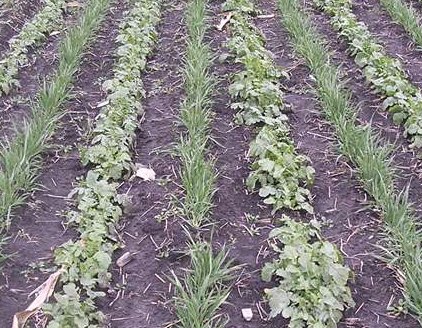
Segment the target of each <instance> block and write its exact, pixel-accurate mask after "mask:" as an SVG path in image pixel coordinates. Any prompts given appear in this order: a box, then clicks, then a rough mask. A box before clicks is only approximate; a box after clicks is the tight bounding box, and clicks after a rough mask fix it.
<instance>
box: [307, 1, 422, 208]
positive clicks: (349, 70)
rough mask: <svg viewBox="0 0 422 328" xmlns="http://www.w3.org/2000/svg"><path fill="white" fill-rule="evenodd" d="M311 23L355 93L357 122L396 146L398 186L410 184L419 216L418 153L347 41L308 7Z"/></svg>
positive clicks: (421, 168)
mask: <svg viewBox="0 0 422 328" xmlns="http://www.w3.org/2000/svg"><path fill="white" fill-rule="evenodd" d="M307 10H308V12H309V13H310V14H312V20H313V23H314V25H315V27H316V29H317V30H318V31H319V33H320V34H321V35H325V39H326V40H327V44H328V46H329V48H330V50H332V56H331V58H332V59H333V62H334V63H335V64H336V65H339V66H340V67H341V72H342V74H343V77H342V80H343V81H345V84H346V86H347V87H348V88H349V89H350V90H351V91H352V92H353V95H352V96H353V100H354V102H355V103H356V104H359V105H360V106H359V109H360V111H359V113H358V119H359V123H361V124H370V125H371V127H372V128H373V129H374V131H375V132H376V133H379V135H380V136H381V137H382V138H384V139H386V140H388V141H389V142H390V143H392V144H394V147H395V149H394V152H393V155H394V156H393V165H394V166H395V167H396V168H397V175H398V179H397V187H398V189H399V190H403V189H405V188H406V187H407V186H408V185H410V194H409V197H410V199H411V200H412V201H413V203H414V205H415V208H416V210H417V212H418V213H421V210H422V206H421V205H422V204H420V202H419V201H418V199H420V197H422V188H421V185H422V163H421V161H420V160H419V159H418V157H417V155H416V153H415V152H413V151H412V150H410V149H409V147H408V145H409V142H408V140H407V139H406V138H405V137H404V136H403V132H404V129H403V127H402V126H398V125H396V124H394V123H393V121H392V119H391V115H389V114H388V113H387V112H386V111H384V110H383V109H382V102H383V98H382V97H380V96H379V95H378V94H377V93H376V92H375V91H374V90H373V88H372V86H371V85H370V84H369V83H368V82H367V81H366V79H365V76H364V75H363V73H362V70H361V69H360V68H359V66H358V65H357V64H356V63H355V61H354V59H353V57H352V56H351V55H350V54H349V51H348V45H347V42H346V41H345V40H344V39H343V38H341V37H339V36H338V34H337V32H336V31H335V30H334V29H333V28H332V26H331V25H330V20H329V17H328V16H327V15H326V14H324V13H322V12H320V11H318V10H316V9H315V7H313V6H308V7H307Z"/></svg>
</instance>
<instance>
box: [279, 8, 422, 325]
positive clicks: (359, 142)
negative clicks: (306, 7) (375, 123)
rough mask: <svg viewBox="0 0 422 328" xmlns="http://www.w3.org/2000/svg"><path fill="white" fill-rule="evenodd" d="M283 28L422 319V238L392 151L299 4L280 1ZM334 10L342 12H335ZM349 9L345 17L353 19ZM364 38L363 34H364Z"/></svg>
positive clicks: (411, 306) (386, 251)
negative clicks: (365, 117) (399, 185)
mask: <svg viewBox="0 0 422 328" xmlns="http://www.w3.org/2000/svg"><path fill="white" fill-rule="evenodd" d="M278 4H279V9H280V14H281V16H282V20H281V21H282V24H283V25H284V27H285V28H286V29H287V30H288V32H289V34H290V36H291V40H292V43H293V45H294V48H295V50H296V53H297V54H298V55H299V56H301V57H302V58H303V59H304V60H305V61H306V63H307V65H308V67H309V69H310V70H311V72H312V75H313V76H314V78H315V86H314V87H315V90H316V92H317V95H318V98H319V101H320V103H321V106H322V109H323V112H324V114H325V117H326V118H327V120H328V121H329V122H330V123H331V124H332V126H333V127H334V129H335V132H336V135H337V138H338V141H339V147H340V151H341V152H342V153H343V154H344V155H346V156H347V157H348V158H349V159H350V161H351V162H352V163H353V164H354V165H355V167H356V168H357V170H358V176H359V178H360V180H361V183H362V185H363V186H364V188H365V189H366V191H367V192H368V194H369V195H370V196H371V197H372V198H373V200H374V207H376V208H377V209H379V210H380V212H381V215H382V217H383V219H384V223H385V225H384V230H385V236H386V238H384V240H383V241H382V244H381V245H380V246H381V247H382V248H383V250H384V255H385V257H386V260H388V261H390V263H391V265H392V266H393V267H395V268H396V270H397V271H398V272H400V274H399V276H403V277H404V297H405V301H406V305H407V306H408V308H409V309H410V310H412V311H413V313H414V314H415V315H416V317H417V318H418V319H419V321H421V318H422V306H421V305H422V298H421V295H422V278H421V277H422V261H421V242H422V235H421V233H420V231H419V228H418V223H417V220H416V218H415V217H414V214H413V209H412V207H411V205H410V203H409V202H408V199H407V194H406V192H405V191H403V192H400V191H397V189H396V186H395V183H394V179H395V173H394V172H395V168H394V167H393V165H392V160H391V154H390V150H391V149H393V147H392V145H390V144H388V142H387V141H386V140H381V139H379V138H378V137H377V134H376V133H375V132H374V131H373V130H372V128H371V127H370V126H368V125H358V124H357V123H356V122H357V120H356V115H357V113H358V111H359V108H358V107H357V106H355V105H354V104H353V103H352V102H351V100H350V99H351V94H350V92H349V91H348V90H347V89H346V88H345V87H344V85H343V83H342V82H341V81H340V80H339V76H340V74H339V71H338V69H337V67H335V66H333V65H332V64H331V62H332V61H331V58H330V56H329V53H330V51H329V49H328V48H327V47H326V46H325V45H324V44H325V40H324V39H323V38H322V37H321V35H319V34H318V33H317V32H316V28H315V27H314V26H313V24H312V23H311V21H310V19H309V18H308V16H307V15H306V14H305V13H304V12H303V11H302V10H301V8H300V5H299V4H298V3H297V1H295V0H278ZM332 8H336V12H337V8H340V7H338V6H333V7H332ZM348 8H350V7H348V6H346V7H345V8H343V9H342V14H341V13H340V12H339V13H338V15H343V14H345V15H346V16H349V15H352V14H351V13H350V12H349V11H348ZM361 35H362V34H361Z"/></svg>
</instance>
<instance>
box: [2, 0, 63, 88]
mask: <svg viewBox="0 0 422 328" xmlns="http://www.w3.org/2000/svg"><path fill="white" fill-rule="evenodd" d="M65 8H66V0H46V1H45V4H44V6H43V8H42V9H41V10H40V11H39V12H38V13H37V14H36V15H35V17H34V18H32V20H30V21H28V22H27V23H25V25H24V26H23V27H22V30H21V31H20V32H19V33H18V34H17V35H16V36H14V37H13V38H12V39H11V40H10V41H9V50H8V51H7V52H6V54H5V55H4V56H3V58H2V59H1V61H0V95H1V94H8V93H9V92H10V90H11V89H12V88H13V87H15V86H19V80H17V79H16V76H17V74H18V72H19V69H20V68H21V67H22V66H24V65H26V64H27V63H28V60H29V59H28V54H29V50H30V48H33V47H34V46H38V45H40V44H41V43H42V41H43V40H45V37H46V35H48V34H49V33H51V32H53V31H55V30H57V28H59V26H60V25H61V22H62V18H63V11H64V10H65Z"/></svg>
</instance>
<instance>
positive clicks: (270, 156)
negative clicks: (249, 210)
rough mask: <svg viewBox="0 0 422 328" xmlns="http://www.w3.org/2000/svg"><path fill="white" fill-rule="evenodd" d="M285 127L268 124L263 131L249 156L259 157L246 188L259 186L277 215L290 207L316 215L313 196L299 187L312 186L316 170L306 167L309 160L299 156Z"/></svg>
mask: <svg viewBox="0 0 422 328" xmlns="http://www.w3.org/2000/svg"><path fill="white" fill-rule="evenodd" d="M286 140H289V136H288V131H285V130H284V126H272V125H266V126H264V127H262V128H261V130H260V131H259V133H258V135H257V136H256V138H255V140H254V141H253V142H252V144H251V147H250V150H249V154H250V155H251V156H253V157H255V158H256V160H255V161H254V163H253V164H252V170H253V171H252V173H251V174H250V176H249V178H248V180H247V185H248V187H249V188H250V189H252V190H253V189H254V188H255V185H256V184H257V183H259V185H260V186H261V188H260V189H259V195H260V196H261V197H263V198H265V200H264V202H265V203H266V204H271V205H272V206H273V209H274V212H275V211H277V210H279V209H282V208H289V209H292V210H305V211H307V212H309V213H313V208H312V206H311V205H310V204H309V202H308V199H310V197H311V193H310V191H309V190H308V189H306V188H303V187H301V186H300V185H301V184H303V182H305V185H311V184H312V182H313V178H314V173H315V171H314V169H313V168H312V167H311V166H305V165H303V163H306V161H307V158H306V157H305V156H302V155H297V154H296V152H295V149H294V145H293V143H291V142H286Z"/></svg>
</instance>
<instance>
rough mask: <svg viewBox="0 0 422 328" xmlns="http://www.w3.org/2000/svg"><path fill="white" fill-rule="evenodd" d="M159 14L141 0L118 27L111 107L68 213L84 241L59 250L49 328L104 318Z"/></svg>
mask: <svg viewBox="0 0 422 328" xmlns="http://www.w3.org/2000/svg"><path fill="white" fill-rule="evenodd" d="M159 16H160V2H157V1H151V0H139V1H136V2H135V3H134V7H133V8H132V10H131V11H130V14H129V15H127V17H126V18H125V20H124V21H123V22H122V24H121V25H120V31H119V35H118V37H117V42H119V43H120V46H119V47H118V49H117V51H116V56H117V63H116V65H115V67H114V76H113V78H112V79H111V80H108V81H106V82H105V83H104V87H105V89H106V91H108V96H107V103H108V105H107V106H106V107H105V108H104V109H103V110H102V111H101V113H100V115H98V116H97V122H96V127H95V130H94V136H93V140H92V145H91V146H90V147H88V149H86V150H85V151H84V152H83V154H82V158H83V162H84V164H85V165H90V166H91V167H92V169H91V170H90V171H88V173H87V176H86V178H85V179H84V180H83V181H82V182H81V183H80V185H79V187H78V188H76V192H77V193H76V194H77V200H76V204H77V206H76V207H77V208H76V210H75V211H72V212H70V213H69V223H73V224H75V225H77V227H78V230H79V232H80V239H79V240H77V241H76V242H74V241H68V242H66V243H65V244H63V245H62V246H61V247H59V248H58V249H56V251H55V262H56V264H58V265H59V266H61V267H62V268H65V269H66V271H65V273H64V274H63V275H62V279H61V280H62V282H63V283H64V286H63V291H62V292H59V293H55V294H54V298H55V300H56V303H54V304H50V305H48V306H46V307H45V310H46V311H47V313H49V314H50V315H51V316H52V318H53V320H52V321H51V322H50V323H49V325H48V327H49V328H52V327H53V328H56V327H60V328H62V327H69V328H70V327H72V328H73V327H81V328H82V327H97V326H98V325H100V324H101V323H102V321H103V315H102V313H100V312H99V311H97V309H96V307H95V300H96V299H97V298H98V297H101V296H104V293H103V292H99V291H97V289H98V288H99V287H105V286H107V284H108V282H109V279H110V278H111V274H110V273H108V268H109V266H110V264H111V256H112V253H113V251H114V249H115V247H116V246H115V245H113V244H112V243H111V241H110V239H109V228H110V227H111V226H113V225H114V224H115V223H117V221H118V220H119V219H120V217H121V216H122V214H123V211H122V207H123V201H124V196H123V195H119V194H118V187H119V183H118V180H119V179H121V178H122V177H123V175H124V173H126V172H127V171H128V170H130V168H131V156H130V146H131V144H132V142H133V138H134V136H135V129H136V126H137V124H136V121H137V117H138V115H139V114H140V113H141V104H140V101H141V99H142V98H143V97H144V90H143V88H142V81H141V78H140V73H141V72H142V71H144V69H145V66H146V60H147V56H148V55H149V54H150V52H151V51H152V49H153V46H154V44H155V40H156V37H157V35H156V31H155V26H156V25H157V24H158V21H159Z"/></svg>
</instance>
